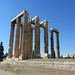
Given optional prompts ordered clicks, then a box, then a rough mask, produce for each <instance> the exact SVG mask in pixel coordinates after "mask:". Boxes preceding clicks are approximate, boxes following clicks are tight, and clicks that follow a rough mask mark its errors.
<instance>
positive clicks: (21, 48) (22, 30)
mask: <svg viewBox="0 0 75 75" xmlns="http://www.w3.org/2000/svg"><path fill="white" fill-rule="evenodd" d="M22 39H23V27H21V41H20V55H22Z"/></svg>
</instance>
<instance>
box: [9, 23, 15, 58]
mask: <svg viewBox="0 0 75 75" xmlns="http://www.w3.org/2000/svg"><path fill="white" fill-rule="evenodd" d="M14 26H15V23H14V22H11V32H10V40H9V50H8V51H9V52H8V54H9V58H12V52H13V40H14Z"/></svg>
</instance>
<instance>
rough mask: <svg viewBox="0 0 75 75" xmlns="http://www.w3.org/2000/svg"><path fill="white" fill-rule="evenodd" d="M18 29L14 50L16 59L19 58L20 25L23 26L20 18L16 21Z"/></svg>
mask: <svg viewBox="0 0 75 75" xmlns="http://www.w3.org/2000/svg"><path fill="white" fill-rule="evenodd" d="M16 22H17V27H16V37H15V49H14V56H15V58H18V57H19V38H20V24H21V18H20V17H18V18H17V19H16Z"/></svg>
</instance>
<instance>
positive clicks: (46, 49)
mask: <svg viewBox="0 0 75 75" xmlns="http://www.w3.org/2000/svg"><path fill="white" fill-rule="evenodd" d="M47 26H48V22H47V21H46V22H45V23H44V53H48V27H47Z"/></svg>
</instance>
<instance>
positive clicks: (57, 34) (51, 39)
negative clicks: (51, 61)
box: [50, 28, 60, 58]
mask: <svg viewBox="0 0 75 75" xmlns="http://www.w3.org/2000/svg"><path fill="white" fill-rule="evenodd" d="M53 32H55V33H56V50H57V58H59V57H60V51H59V32H58V30H57V29H54V28H51V29H50V41H51V58H55V51H54V42H53V41H54V40H53Z"/></svg>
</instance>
